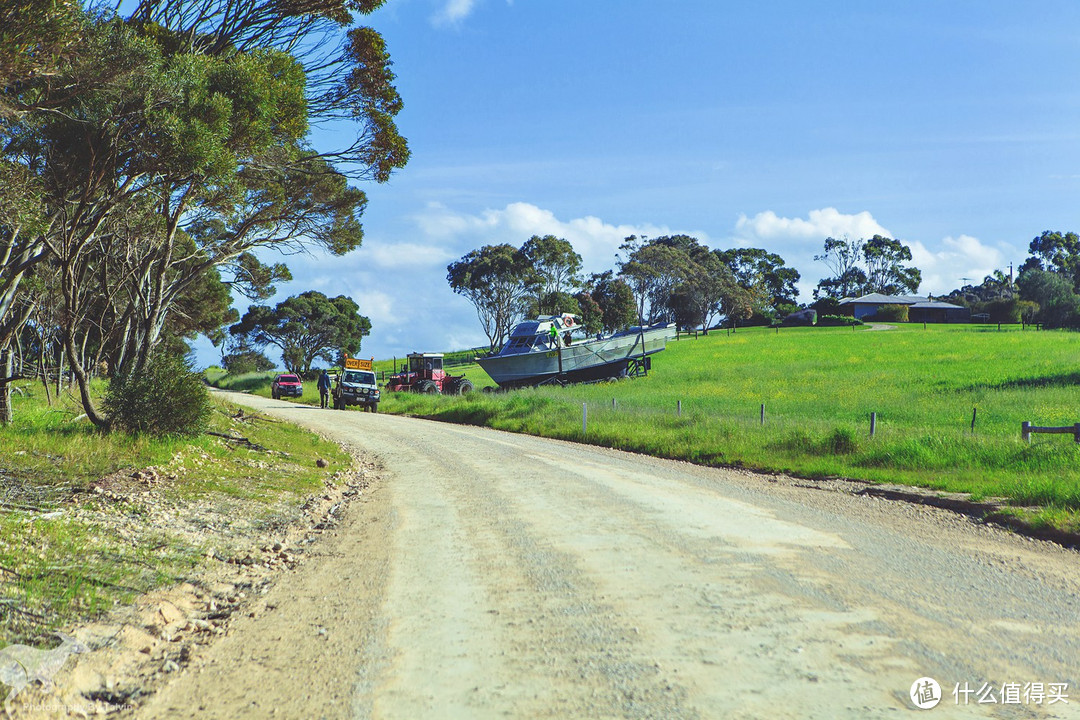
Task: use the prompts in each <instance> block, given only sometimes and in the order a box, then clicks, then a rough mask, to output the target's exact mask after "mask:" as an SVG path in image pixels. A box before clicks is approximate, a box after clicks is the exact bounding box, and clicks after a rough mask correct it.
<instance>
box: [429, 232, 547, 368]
mask: <svg viewBox="0 0 1080 720" xmlns="http://www.w3.org/2000/svg"><path fill="white" fill-rule="evenodd" d="M446 280H447V282H448V283H450V288H451V289H452V290H453V291H454V292H455V293H457V294H458V295H461V296H463V297H465V298H467V299H468V300H469V302H471V303H472V305H473V307H474V308H475V309H476V316H477V317H478V318H479V319H480V323H481V325H483V328H484V334H485V335H487V338H488V344H489V347H490V349H491V351H492V352H494V351H496V350H498V349H499V348H500V347H502V344H503V343H504V342H505V341H506V338H507V337H508V336H509V334H510V330H511V329H513V324H514V322H515V321H516V320H517V319H518V318H520V317H521V315H522V314H523V312H524V311H525V308H526V304H527V302H528V299H529V297H530V295H531V294H532V293H533V292H534V291H535V289H536V287H537V286H538V285H539V283H540V282H541V281H540V278H539V276H538V274H537V272H536V271H535V269H534V267H533V264H532V263H531V262H530V260H529V258H528V257H526V256H525V253H523V252H522V251H521V250H519V249H518V248H516V247H514V246H513V245H509V244H507V243H503V244H500V245H485V246H484V247H482V248H480V249H479V250H473V251H472V252H470V253H468V254H466V255H465V256H464V257H462V258H461V259H460V260H457V261H455V262H452V263H450V264H449V265H448V266H447V268H446Z"/></svg>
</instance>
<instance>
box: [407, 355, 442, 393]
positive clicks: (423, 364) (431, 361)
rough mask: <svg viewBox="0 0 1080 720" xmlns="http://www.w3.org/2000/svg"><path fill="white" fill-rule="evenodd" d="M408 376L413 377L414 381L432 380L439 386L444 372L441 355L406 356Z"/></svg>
mask: <svg viewBox="0 0 1080 720" xmlns="http://www.w3.org/2000/svg"><path fill="white" fill-rule="evenodd" d="M408 363H409V365H408V369H409V374H410V375H414V376H415V379H414V380H413V382H415V381H416V380H434V381H435V382H436V383H438V384H439V385H440V386H441V385H442V381H443V378H445V377H446V371H445V370H443V355H442V353H411V354H410V355H409V356H408Z"/></svg>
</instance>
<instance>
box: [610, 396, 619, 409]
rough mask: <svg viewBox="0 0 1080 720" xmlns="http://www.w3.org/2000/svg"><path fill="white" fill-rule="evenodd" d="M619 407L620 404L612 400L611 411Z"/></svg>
mask: <svg viewBox="0 0 1080 720" xmlns="http://www.w3.org/2000/svg"><path fill="white" fill-rule="evenodd" d="M617 407H618V404H617V403H616V402H615V398H611V409H612V410H615V409H616V408H617Z"/></svg>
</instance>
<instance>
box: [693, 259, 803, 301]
mask: <svg viewBox="0 0 1080 720" xmlns="http://www.w3.org/2000/svg"><path fill="white" fill-rule="evenodd" d="M713 252H714V253H716V256H717V257H718V258H719V259H720V261H721V262H723V263H724V264H726V265H727V266H728V267H729V268H730V269H731V272H732V273H734V275H735V279H736V280H737V281H738V283H739V284H740V285H742V286H743V287H744V288H748V289H749V288H753V287H760V289H761V295H762V297H763V298H764V300H765V304H766V305H767V306H768V307H771V308H773V309H775V310H776V312H777V314H778V315H779V316H780V317H783V316H785V315H790V314H791V313H792V312H795V311H794V310H786V311H785V310H783V309H781V307H780V306H781V305H786V306H792V305H794V304H795V301H796V298H798V297H799V288H798V287H797V285H796V283H798V282H799V277H800V276H799V271H798V270H795V269H794V268H789V267H787V266H786V265H785V264H784V258H782V257H780V256H779V255H777V254H776V253H771V252H768V251H767V250H762V249H761V248H734V249H731V250H714V251H713Z"/></svg>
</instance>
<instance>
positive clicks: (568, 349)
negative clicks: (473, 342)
mask: <svg viewBox="0 0 1080 720" xmlns="http://www.w3.org/2000/svg"><path fill="white" fill-rule="evenodd" d="M673 337H675V325H674V323H671V324H667V325H653V326H650V327H633V328H630V329H628V330H623V331H621V332H617V333H614V334H612V335H596V336H589V335H587V334H586V333H585V329H584V327H583V326H582V325H581V323H580V320H579V319H578V318H577V317H576V316H574V315H571V314H569V313H564V314H562V315H546V316H542V317H538V318H536V319H534V320H525V321H524V322H520V323H518V324H517V325H516V326H514V329H513V330H511V331H510V339H509V340H507V341H506V344H505V345H503V347H502V349H501V350H500V351H499V352H498V353H497V354H495V355H488V356H486V357H482V358H477V360H476V361H477V362H478V363H479V364H480V367H482V368H484V371H485V372H487V374H488V375H490V376H491V379H492V380H494V381H495V382H497V383H498V384H499V387H503V388H512V387H524V386H529V385H544V384H547V383H560V384H564V383H576V382H590V381H595V380H605V379H609V378H619V377H627V376H636V375H644V374H646V373H647V372H648V370H649V368H650V366H651V364H652V362H651V358H650V356H651V355H653V354H655V353H658V352H660V351H661V350H663V349H664V348H665V347H667V341H668V339H669V338H673Z"/></svg>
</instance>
